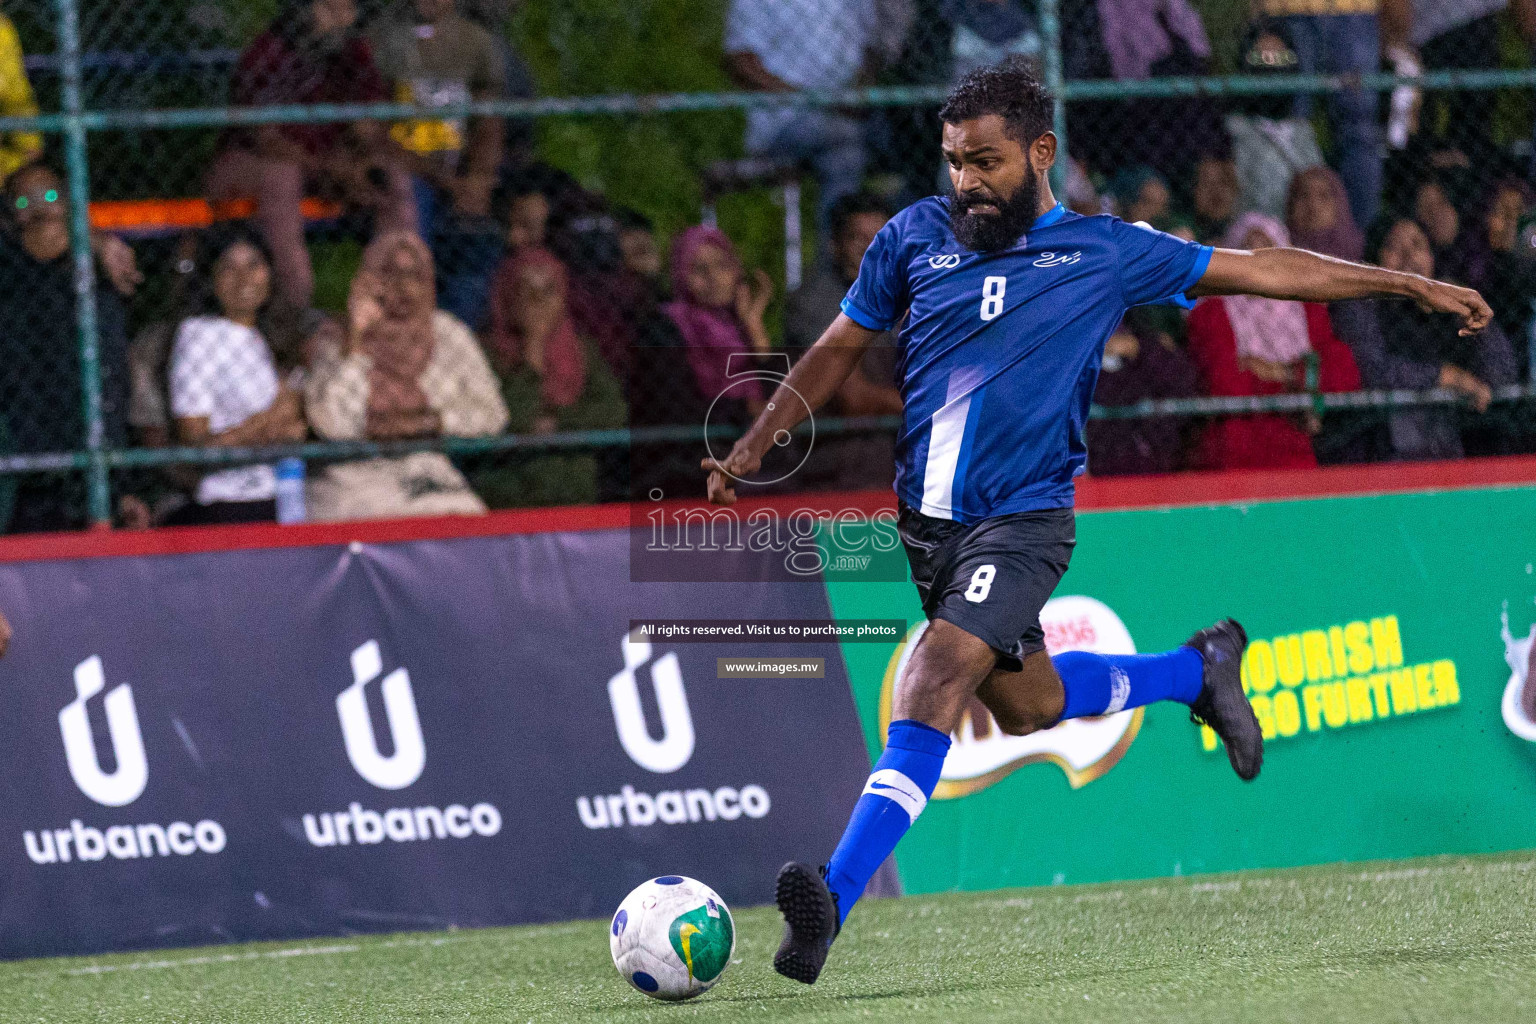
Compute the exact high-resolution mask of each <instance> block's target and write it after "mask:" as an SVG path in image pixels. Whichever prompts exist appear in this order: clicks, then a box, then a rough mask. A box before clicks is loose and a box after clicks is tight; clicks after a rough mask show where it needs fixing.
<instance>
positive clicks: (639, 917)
mask: <svg viewBox="0 0 1536 1024" xmlns="http://www.w3.org/2000/svg"><path fill="white" fill-rule="evenodd" d="M608 948H609V950H610V951H611V952H612V953H613V966H615V967H617V968H618V969H619V973H620V974H621V975H623V976H624V980H625V981H627V982H629V983H630V984H631V985H633V986H634V987H635V988H637V989H639V990H640V991H641V992H644V993H645V994H646V995H648V996H650V997H651V998H652V999H669V1000H677V999H691V998H693V997H694V996H696V995H698V994H699V993H700V992H703V991H704V990H705V989H707V988H709V987H710V986H711V985H713V984H714V983H715V982H717V981H719V980H720V975H722V974H724V973H725V969H726V967H727V966H729V965H730V962H731V954H732V953H734V952H735V951H736V923H735V922H734V921H732V920H731V912H730V910H729V909H727V908H726V905H725V903H724V901H722V900H721V899H720V897H719V896H717V895H715V891H714V890H713V889H711V888H710V887H709V886H707V885H705V884H704V883H703V882H696V881H694V880H693V879H691V878H684V877H683V876H682V875H662V876H661V877H660V878H653V879H651V880H650V881H649V882H645V883H643V884H642V885H640V886H639V887H637V888H636V889H635V891H634V892H632V893H630V894H629V895H628V896H626V897H624V902H623V903H621V904H619V909H618V912H617V913H616V914H614V915H613V923H612V924H611V925H610V926H609V928H608Z"/></svg>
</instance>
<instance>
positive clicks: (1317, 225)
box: [1285, 165, 1390, 463]
mask: <svg viewBox="0 0 1536 1024" xmlns="http://www.w3.org/2000/svg"><path fill="white" fill-rule="evenodd" d="M1285 208H1286V226H1287V227H1288V228H1289V229H1290V232H1291V244H1292V245H1294V246H1296V247H1297V248H1298V249H1308V250H1311V251H1312V252H1320V253H1322V254H1323V255H1325V256H1335V257H1337V258H1339V259H1343V260H1354V261H1358V260H1360V259H1362V258H1363V257H1364V254H1365V235H1364V233H1363V232H1361V230H1360V228H1359V226H1358V225H1356V224H1355V218H1354V214H1352V213H1350V210H1349V197H1348V195H1347V194H1346V193H1345V191H1344V182H1343V180H1342V179H1340V177H1339V175H1338V172H1337V171H1334V170H1333V169H1332V168H1330V167H1325V166H1322V165H1318V166H1316V167H1309V168H1307V169H1306V170H1304V171H1302V172H1301V173H1299V174H1297V175H1296V177H1295V178H1294V179H1293V180H1292V182H1291V189H1290V192H1289V194H1288V196H1287V198H1286V206H1285ZM1375 316H1376V307H1375V304H1374V303H1373V302H1371V301H1369V300H1364V299H1351V300H1348V301H1344V302H1333V303H1329V305H1328V319H1329V322H1330V323H1331V324H1332V326H1333V332H1334V334H1335V335H1336V336H1337V337H1338V338H1339V339H1340V340H1342V341H1343V342H1344V343H1345V344H1347V345H1348V346H1349V348H1350V351H1352V352H1354V353H1355V356H1356V362H1357V363H1358V365H1360V366H1361V367H1362V368H1363V367H1364V365H1365V362H1364V359H1363V358H1362V357H1361V356H1360V351H1361V350H1360V349H1359V348H1358V347H1357V346H1356V344H1355V339H1356V338H1358V337H1360V336H1361V334H1362V333H1364V332H1367V331H1374V330H1375V329H1376V320H1375ZM1362 375H1363V369H1362ZM1367 384H1369V382H1368V381H1367ZM1328 427H1329V429H1328V432H1327V433H1326V434H1320V435H1318V436H1317V437H1315V438H1314V439H1313V441H1314V447H1315V449H1316V450H1317V453H1318V460H1319V461H1320V462H1324V463H1332V462H1375V461H1378V460H1380V459H1383V458H1388V457H1390V447H1389V445H1388V442H1387V439H1386V432H1385V428H1384V425H1383V422H1382V418H1381V416H1380V415H1379V414H1378V413H1376V412H1375V411H1374V410H1350V411H1336V412H1332V413H1329V415H1328Z"/></svg>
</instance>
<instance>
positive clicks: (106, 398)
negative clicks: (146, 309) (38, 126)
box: [0, 163, 128, 533]
mask: <svg viewBox="0 0 1536 1024" xmlns="http://www.w3.org/2000/svg"><path fill="white" fill-rule="evenodd" d="M69 203H70V200H69V193H68V191H67V190H66V189H65V187H64V183H63V181H61V180H60V178H59V176H58V175H57V174H56V173H55V172H54V171H53V170H52V169H51V168H49V167H48V166H47V165H46V164H42V163H33V164H29V165H27V166H26V167H23V168H22V169H21V170H19V171H17V172H16V173H15V174H13V175H11V177H10V180H9V181H7V182H6V185H5V207H6V210H7V211H8V214H9V215H8V216H7V217H6V230H5V231H4V232H3V234H0V281H3V282H4V287H3V288H0V420H3V421H4V422H5V425H6V427H7V429H8V431H9V434H10V443H11V450H12V451H14V452H16V453H18V454H37V453H42V452H66V451H79V450H81V449H83V448H84V447H85V442H86V436H85V427H84V425H83V423H82V422H81V417H80V416H79V414H78V413H77V412H76V410H78V409H80V408H81V397H82V390H83V387H84V371H83V369H82V366H81V361H80V335H79V319H78V317H77V311H76V301H77V300H76V296H75V266H74V260H73V259H72V257H71V254H70V247H69ZM96 349H97V359H98V361H99V365H100V374H101V376H100V380H101V414H102V427H103V431H102V440H103V443H104V444H106V445H107V446H109V447H111V446H120V445H122V444H123V443H124V442H125V440H126V435H127V429H126V426H127V424H126V412H127V402H128V366H127V350H128V338H127V328H126V315H125V312H124V308H123V303H122V301H121V299H120V298H119V297H118V294H117V292H116V291H115V290H114V289H112V288H97V289H96ZM83 511H84V510H83V507H81V503H75V502H71V500H70V498H69V495H68V494H67V493H66V489H65V488H64V487H62V486H61V485H60V483H59V481H58V480H57V479H45V478H40V477H36V476H33V477H26V478H23V482H22V483H20V484H19V485H18V487H17V492H16V499H15V507H14V511H13V520H12V525H11V528H12V530H13V531H14V532H17V533H22V532H35V531H42V530H65V529H73V528H78V527H81V526H83V525H84V514H83ZM0 525H3V524H0Z"/></svg>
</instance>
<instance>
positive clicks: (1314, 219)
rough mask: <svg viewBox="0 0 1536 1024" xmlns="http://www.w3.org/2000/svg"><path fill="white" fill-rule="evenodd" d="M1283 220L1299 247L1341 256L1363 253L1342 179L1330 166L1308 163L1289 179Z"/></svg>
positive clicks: (1355, 257) (1357, 256) (1361, 236)
mask: <svg viewBox="0 0 1536 1024" xmlns="http://www.w3.org/2000/svg"><path fill="white" fill-rule="evenodd" d="M1285 222H1286V226H1287V227H1288V228H1289V229H1290V232H1291V244H1292V245H1294V246H1296V248H1298V249H1309V250H1311V251H1312V252H1320V253H1322V254H1323V255H1324V256H1334V257H1337V258H1338V259H1341V260H1359V259H1360V257H1361V256H1362V255H1363V254H1364V253H1365V235H1364V234H1363V233H1362V232H1361V231H1360V227H1359V225H1357V224H1356V223H1355V217H1354V214H1352V213H1350V211H1349V196H1348V194H1347V193H1346V192H1345V190H1344V180H1343V179H1342V178H1340V177H1339V174H1338V172H1337V171H1335V170H1333V168H1331V167H1324V166H1323V165H1321V164H1318V165H1317V166H1315V167H1308V168H1307V169H1306V170H1304V171H1300V172H1298V173H1297V175H1296V177H1295V178H1293V179H1292V180H1291V187H1290V191H1289V193H1288V194H1287V196H1286V202H1285Z"/></svg>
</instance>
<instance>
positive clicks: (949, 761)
mask: <svg viewBox="0 0 1536 1024" xmlns="http://www.w3.org/2000/svg"><path fill="white" fill-rule="evenodd" d="M1040 625H1041V626H1042V627H1043V628H1044V630H1045V646H1046V649H1047V650H1048V651H1049V652H1050V653H1051V654H1060V653H1062V652H1063V651H1097V652H1099V653H1101V654H1135V653H1136V643H1135V641H1134V640H1132V639H1131V634H1130V631H1129V630H1127V629H1126V628H1125V623H1124V622H1122V621H1121V620H1120V616H1118V615H1116V614H1115V612H1114V609H1112V608H1110V607H1109V606H1108V605H1106V604H1105V603H1104V602H1102V601H1099V600H1097V599H1095V598H1092V597H1085V596H1082V595H1067V596H1063V597H1053V598H1052V599H1051V600H1049V601H1047V602H1046V603H1045V607H1044V608H1042V609H1041V610H1040ZM927 626H928V623H927V622H926V621H924V622H919V623H918V624H917V625H916V626H915V627H914V628H913V629H912V631H911V633H909V634H908V636H907V639H906V642H905V643H902V644H899V645H897V648H896V650H895V652H894V653H893V654H892V655H891V660H890V663H889V665H888V666H887V668H886V673H885V684H884V686H883V687H882V688H881V691H880V732H881V733H882V734H884V733H885V731H886V729H887V728H888V727H889V726H890V723H891V700H892V695H893V692H894V690H895V681H896V680H897V679H900V678H901V674H902V673H903V672H904V671H906V667H907V661H908V659H909V658H910V657H911V652H912V650H913V649H914V648H915V647H916V646H917V640H918V638H919V637H920V636H922V634H923V631H924V630H925V629H926V628H927ZM1128 695H1129V687H1128V686H1127V687H1124V693H1122V692H1121V686H1120V685H1115V686H1114V691H1113V693H1112V697H1113V698H1115V699H1116V700H1118V701H1120V702H1121V707H1124V703H1123V702H1124V700H1125V699H1126V697H1127V696H1128ZM1142 715H1143V709H1142V708H1135V709H1134V710H1131V711H1116V712H1113V713H1109V714H1105V715H1101V716H1098V717H1094V718H1077V719H1072V720H1070V721H1066V722H1062V723H1061V724H1060V725H1057V726H1054V727H1052V728H1050V729H1045V730H1042V731H1041V732H1036V733H1030V734H1029V735H1028V736H1009V735H1008V734H1006V733H1004V732H1003V731H1002V730H1001V729H999V728H998V727H997V723H996V722H994V721H993V720H992V715H991V713H990V712H988V711H987V709H986V707H985V706H984V705H982V703H981V702H980V701H979V700H976V701H973V702H972V704H971V706H970V708H969V709H968V711H967V713H966V715H965V717H964V719H963V720H962V721H961V723H960V727H959V728H958V729H956V730H955V732H954V734H953V736H952V740H953V742H952V744H951V746H950V748H949V755H948V756H947V757H946V758H945V759H944V767H943V769H942V770H941V771H940V773H939V784H938V788H936V789H935V790H934V791H933V799H935V800H952V799H954V798H956V797H963V796H969V795H970V794H972V793H976V792H979V791H980V790H983V789H986V788H987V787H988V786H991V785H993V784H995V783H997V782H1000V781H1002V780H1003V779H1004V778H1006V777H1007V776H1009V775H1011V774H1013V773H1014V772H1015V771H1017V770H1018V769H1020V768H1022V767H1024V766H1025V765H1027V764H1035V763H1037V762H1041V761H1047V762H1050V763H1052V764H1055V765H1056V766H1057V767H1059V768H1060V769H1061V770H1062V771H1063V772H1065V773H1066V776H1067V781H1068V783H1069V784H1070V785H1071V786H1072V788H1073V789H1078V788H1080V787H1082V786H1086V785H1087V784H1088V783H1090V782H1092V781H1093V780H1095V779H1097V778H1100V777H1102V776H1103V775H1104V774H1105V773H1106V772H1108V771H1109V770H1110V769H1111V768H1113V767H1114V766H1115V765H1116V764H1118V763H1119V761H1120V758H1122V757H1124V756H1125V752H1126V751H1127V750H1129V749H1130V746H1131V742H1132V741H1133V740H1134V739H1135V738H1136V733H1137V732H1138V731H1139V730H1140V728H1141V720H1142Z"/></svg>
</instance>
